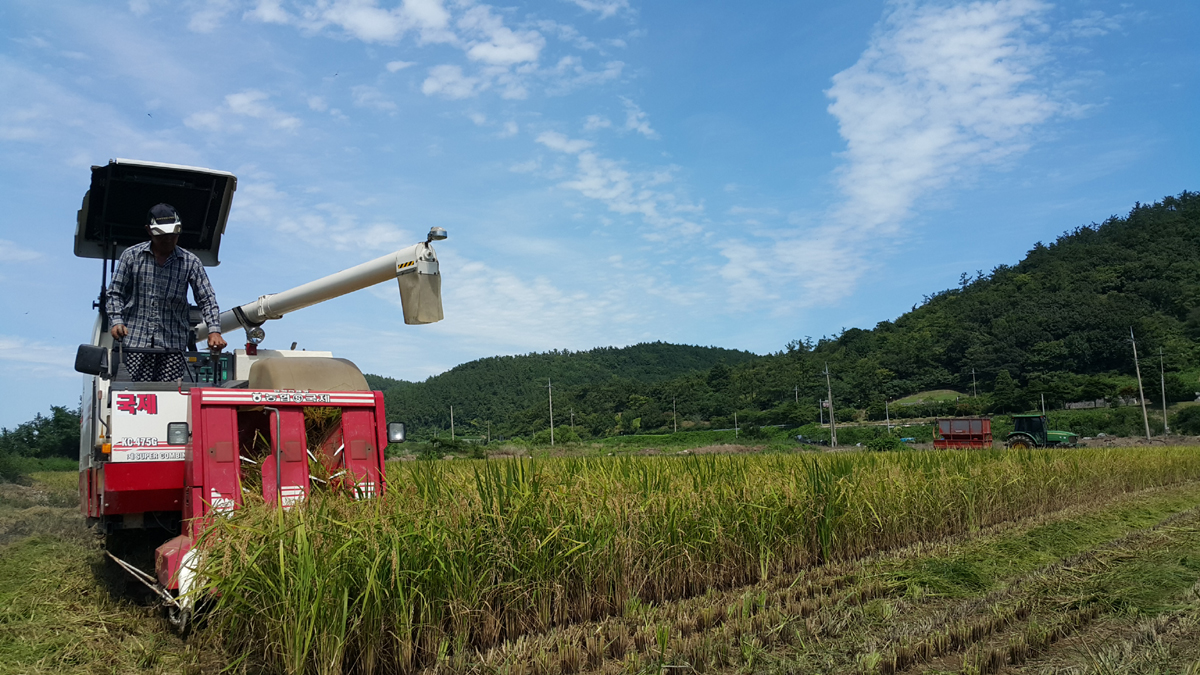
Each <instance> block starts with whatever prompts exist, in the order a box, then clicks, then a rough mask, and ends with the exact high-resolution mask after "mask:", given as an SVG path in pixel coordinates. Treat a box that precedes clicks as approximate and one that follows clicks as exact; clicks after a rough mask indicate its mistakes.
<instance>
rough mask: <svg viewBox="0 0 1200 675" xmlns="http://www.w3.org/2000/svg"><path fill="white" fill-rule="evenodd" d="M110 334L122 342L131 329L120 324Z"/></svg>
mask: <svg viewBox="0 0 1200 675" xmlns="http://www.w3.org/2000/svg"><path fill="white" fill-rule="evenodd" d="M109 333H111V334H112V336H113V339H114V340H120V339H121V338H123V337H125V336H126V335H129V329H128V328H126V327H125V324H123V323H119V324H117V325H115V326H113V327H112V330H110V331H109ZM217 337H218V338H219V337H220V335H218V336H217Z"/></svg>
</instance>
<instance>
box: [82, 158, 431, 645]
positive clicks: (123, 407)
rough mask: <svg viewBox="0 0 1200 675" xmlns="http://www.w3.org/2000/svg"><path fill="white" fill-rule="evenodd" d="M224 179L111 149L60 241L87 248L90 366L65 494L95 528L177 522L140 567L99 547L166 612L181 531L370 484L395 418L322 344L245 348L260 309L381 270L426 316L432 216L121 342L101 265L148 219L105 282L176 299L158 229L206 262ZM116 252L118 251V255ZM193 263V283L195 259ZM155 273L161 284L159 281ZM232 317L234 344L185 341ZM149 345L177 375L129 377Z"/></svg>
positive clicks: (284, 309)
mask: <svg viewBox="0 0 1200 675" xmlns="http://www.w3.org/2000/svg"><path fill="white" fill-rule="evenodd" d="M236 189H237V178H236V177H235V176H234V175H233V174H231V173H227V172H224V171H214V170H211V169H202V168H197V167H189V166H180V165H175V164H160V163H155V162H141V161H132V160H124V159H117V160H112V161H110V162H109V163H108V164H107V165H105V166H93V167H92V177H91V186H90V189H89V190H88V191H87V193H86V194H85V195H84V198H83V206H82V207H81V208H80V210H79V216H78V223H77V230H76V234H75V255H76V256H79V257H82V258H98V259H100V260H101V261H102V266H101V267H102V271H101V283H100V298H99V300H98V302H96V303H95V305H94V307H95V308H96V309H97V310H98V316H97V318H96V322H95V324H94V328H93V330H92V339H91V342H90V344H85V345H80V347H79V352H78V354H77V356H76V364H75V367H76V370H78V371H80V372H83V373H86V374H88V375H90V376H91V377H89V378H88V379H87V380H86V382H85V385H84V392H83V398H82V406H81V410H80V416H81V420H80V422H81V426H80V447H79V471H80V474H79V491H80V503H81V509H82V510H83V512H84V515H86V516H87V518H88V519H89V522H91V523H93V524H95V525H96V526H97V527H98V528H100V529H101V530H102V531H103V532H105V533H108V534H110V535H119V534H120V533H122V532H128V531H139V530H142V531H147V532H148V531H150V530H154V529H163V530H166V531H173V532H174V533H175V534H177V535H178V536H175V537H174V538H172V539H170V540H169V541H167V542H166V543H164V544H162V545H161V546H159V547H158V549H157V551H156V552H155V564H154V566H155V574H154V575H150V574H147V573H146V572H144V571H142V570H140V569H138V568H137V567H136V566H135V565H132V564H130V563H129V562H127V561H124V560H120V559H119V558H117V557H115V556H113V559H114V560H115V561H116V562H117V563H118V564H119V565H121V566H122V567H124V568H125V569H126V570H128V571H129V572H130V573H131V574H133V575H134V576H135V577H138V579H139V580H141V581H142V582H143V583H145V584H146V585H147V586H150V587H151V588H152V589H153V590H154V591H155V592H156V593H157V594H158V595H159V596H161V597H162V598H163V600H164V602H165V603H166V605H167V606H168V609H169V610H171V611H170V615H171V617H172V619H173V621H175V622H176V623H177V624H178V625H179V626H180V627H183V626H185V625H186V622H187V617H188V614H189V613H190V604H189V603H190V597H189V596H187V595H186V592H187V591H188V590H189V587H190V585H191V584H192V583H193V582H194V574H195V569H196V565H197V562H196V561H197V559H198V556H199V555H200V553H199V551H196V550H195V549H193V545H194V544H195V542H196V541H197V540H198V537H199V535H200V534H201V532H202V531H203V530H204V528H205V527H206V525H207V523H209V522H211V519H212V518H213V517H216V516H219V515H220V514H222V513H225V512H228V511H230V510H233V509H237V508H239V507H241V506H242V504H243V502H244V501H245V500H247V499H258V498H261V499H262V500H264V501H265V502H267V503H268V504H275V505H277V506H279V507H281V508H288V507H290V506H292V505H295V504H298V503H300V502H302V501H303V500H305V499H306V498H307V497H308V495H309V494H310V492H311V490H313V489H317V488H318V487H319V488H322V489H330V490H335V491H341V492H344V493H345V494H346V495H347V496H350V497H353V498H368V497H373V496H376V495H379V494H382V493H383V491H384V489H385V487H386V476H385V473H384V465H383V461H384V456H383V452H384V448H385V447H386V445H387V444H388V443H389V442H403V440H404V425H403V424H401V423H398V422H396V423H392V424H388V423H387V418H386V416H385V412H384V406H383V395H382V394H381V393H380V392H373V391H371V390H370V388H369V387H368V386H367V382H366V379H365V378H364V377H363V375H362V373H361V372H360V371H359V369H358V368H357V367H356V366H355V365H354V364H353V363H351V362H350V361H347V360H345V359H338V358H334V357H333V355H332V354H331V353H329V352H319V351H294V350H269V349H260V348H259V344H261V343H262V341H263V340H264V338H265V331H264V329H263V327H262V326H263V324H264V323H266V322H267V321H269V320H271V319H279V318H281V317H283V316H284V315H286V314H288V313H291V312H294V311H297V310H299V309H303V308H305V307H309V306H311V305H314V304H317V303H319V302H324V301H325V300H329V299H332V298H336V297H338V296H341V295H345V294H347V293H350V292H353V291H356V290H360V289H363V288H367V287H368V286H373V285H375V284H378V283H382V282H385V281H388V280H390V279H396V280H397V282H398V284H399V289H400V298H401V303H402V305H403V314H404V322H405V323H407V324H425V323H432V322H435V321H440V320H441V319H442V303H441V275H440V272H439V269H438V260H437V254H436V253H435V251H434V250H433V246H432V245H431V244H432V242H434V241H438V240H442V239H445V238H446V231H445V230H443V229H442V228H440V227H434V228H432V229H431V230H430V232H429V236H428V237H427V238H426V240H425V241H423V242H419V243H417V244H414V245H412V246H409V247H407V248H403V249H401V250H399V251H396V252H394V253H389V254H388V255H385V256H382V257H380V258H377V259H375V260H372V261H369V262H365V263H362V264H361V265H357V266H355V267H352V268H350V269H347V270H343V271H341V272H337V273H334V274H331V275H328V276H326V277H323V278H320V279H317V280H315V281H310V282H308V283H305V284H302V285H300V286H297V287H295V288H292V289H289V290H286V291H282V292H279V293H274V294H270V295H263V296H260V297H259V298H258V299H257V300H253V301H250V302H247V303H245V304H242V305H239V306H236V307H234V308H233V309H229V310H227V311H224V312H221V313H220V314H219V317H218V318H217V320H216V321H215V323H218V324H219V326H212V325H209V322H206V321H204V320H203V319H202V318H201V311H200V308H199V307H195V306H192V307H190V308H187V309H186V311H187V313H188V318H187V322H186V326H190V327H191V328H190V331H186V332H187V333H188V334H187V335H186V341H187V342H190V343H191V345H190V347H188V348H183V349H181V348H178V347H173V346H170V345H168V347H169V348H168V347H164V346H162V345H158V344H153V343H154V341H153V340H150V341H149V343H150V346H142V345H143V344H145V343H146V342H147V341H146V340H145V339H144V337H142V338H141V339H139V340H137V343H138V345H139V346H137V347H134V346H131V345H130V344H126V343H127V342H129V341H130V338H129V337H126V336H129V335H131V334H130V332H129V331H128V330H122V329H120V326H121V325H123V324H122V322H123V320H124V319H123V318H122V317H121V316H120V315H119V313H118V316H116V317H110V312H109V311H107V309H108V308H109V307H121V306H122V305H121V304H120V299H121V298H120V297H119V294H114V293H113V292H110V291H111V289H112V288H115V287H114V286H111V285H110V277H111V278H112V279H114V280H116V279H117V278H118V276H119V275H121V274H122V271H121V270H120V269H118V268H117V260H118V258H119V257H120V256H121V253H122V252H123V251H125V250H126V249H129V248H130V247H135V246H141V247H142V248H139V249H136V250H135V252H136V253H143V252H146V251H144V250H143V249H145V247H146V244H145V243H144V242H146V241H147V239H149V238H150V237H149V236H148V235H147V232H148V231H149V232H151V233H153V234H154V246H155V247H159V248H153V256H158V257H157V258H155V257H153V256H147V257H146V258H145V259H144V261H143V262H142V263H140V264H143V265H144V266H145V269H144V270H141V271H139V274H138V279H137V280H136V281H130V280H129V279H128V278H127V277H128V271H127V273H126V274H125V276H121V277H120V278H121V283H122V284H124V285H128V284H132V283H142V284H144V285H145V286H144V287H143V288H141V289H140V290H139V292H140V293H142V295H141V296H139V297H140V298H141V300H139V302H142V303H144V306H143V307H141V309H140V310H139V311H141V312H142V313H143V314H144V316H148V317H152V318H151V319H150V320H151V321H165V319H164V318H163V317H164V316H166V315H167V314H169V313H170V312H171V311H173V310H178V311H185V310H184V308H183V307H181V306H180V307H176V306H175V305H176V304H178V302H179V298H180V297H182V298H184V301H186V296H182V295H181V294H180V289H179V286H178V283H177V280H175V281H171V279H170V278H169V276H168V275H169V273H170V270H169V269H168V268H169V265H170V264H171V263H172V261H170V260H168V261H167V262H164V260H165V259H166V254H165V253H163V252H162V250H160V249H161V247H162V246H163V245H164V244H163V240H164V233H166V234H168V235H169V236H170V237H174V236H177V237H178V240H177V241H178V247H179V248H182V249H184V250H185V251H189V252H190V253H191V254H194V256H195V257H194V258H192V257H191V256H188V255H186V254H184V253H180V255H179V256H178V259H175V260H174V261H173V262H174V264H176V265H179V264H192V265H196V262H195V261H196V259H198V261H199V263H200V264H202V265H203V266H215V265H218V264H219V262H220V261H219V257H218V254H219V250H220V244H221V237H222V235H223V234H224V233H225V226H226V222H227V220H228V217H229V210H230V206H231V204H232V201H233V193H234V191H235V190H236ZM167 205H170V208H162V207H166V206H167ZM152 209H153V210H154V211H153V213H152ZM164 223H165V224H164ZM152 226H153V227H154V228H155V229H151V227H152ZM167 240H169V241H170V242H172V243H171V244H170V245H169V248H168V249H167V250H175V249H174V243H173V242H174V241H175V239H167ZM148 250H149V249H147V251H148ZM131 255H132V253H131ZM179 259H182V260H183V261H184V262H183V263H179ZM122 260H123V262H122V265H126V264H129V262H128V261H129V260H131V258H130V256H126V257H125V258H123V259H122ZM155 260H156V261H157V262H156V263H154V264H156V265H157V267H156V266H153V265H152V264H151V263H152V262H153V261H155ZM195 270H200V272H199V273H196V274H199V276H200V277H203V278H204V282H205V283H207V278H206V275H204V274H203V269H202V267H199V266H198V265H197V266H196V267H194V268H193V270H192V271H193V273H195ZM193 276H194V275H193ZM164 279H166V281H164ZM171 283H175V286H174V289H175V290H174V291H169V290H165V289H167V288H169V287H171ZM192 288H193V294H196V292H197V291H196V285H194V284H193V286H192ZM183 292H186V289H183ZM172 293H173V295H172ZM114 297H117V298H118V300H117V301H116V304H114V300H113V298H114ZM106 300H107V303H106ZM118 312H119V310H118ZM209 315H210V317H211V316H214V315H216V310H215V309H210V313H209ZM210 322H211V319H210ZM114 326H116V327H117V329H116V330H114ZM237 330H242V331H244V332H245V335H246V346H245V348H244V349H236V350H234V351H233V353H231V354H230V353H219V350H216V349H214V350H209V351H204V350H197V349H196V346H195V343H196V342H200V341H203V340H205V339H206V338H207V337H208V335H209V333H210V332H213V333H217V332H219V333H222V334H231V333H233V332H234V331H237ZM135 332H136V331H135ZM119 337H120V338H124V339H116V338H119ZM166 342H170V341H169V340H167V341H166ZM223 342H224V341H223V340H219V339H218V340H211V341H209V344H210V346H212V345H215V346H217V347H220V345H222V344H223ZM150 355H157V357H162V356H170V357H171V358H172V359H175V360H176V361H177V362H180V363H182V367H181V368H180V377H178V378H172V379H173V380H174V381H168V382H161V381H146V380H147V378H146V377H144V376H138V377H131V372H130V371H131V368H130V367H129V366H130V365H131V363H133V362H134V361H135V360H137V359H139V358H146V357H148V356H150ZM151 358H154V357H151ZM133 370H134V371H135V372H134V375H137V374H138V373H137V372H136V368H135V369H133ZM159 379H162V378H159ZM160 541H161V540H160ZM109 555H110V556H112V555H113V554H112V552H111V551H110V552H109Z"/></svg>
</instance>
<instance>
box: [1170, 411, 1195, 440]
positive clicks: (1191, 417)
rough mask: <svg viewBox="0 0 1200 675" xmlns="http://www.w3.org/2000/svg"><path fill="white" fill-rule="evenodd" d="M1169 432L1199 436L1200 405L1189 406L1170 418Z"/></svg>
mask: <svg viewBox="0 0 1200 675" xmlns="http://www.w3.org/2000/svg"><path fill="white" fill-rule="evenodd" d="M1171 431H1174V432H1175V433H1177V434H1187V435H1189V436H1200V405H1190V406H1188V407H1186V408H1184V409H1183V410H1180V411H1179V412H1177V413H1175V414H1174V415H1172V416H1171Z"/></svg>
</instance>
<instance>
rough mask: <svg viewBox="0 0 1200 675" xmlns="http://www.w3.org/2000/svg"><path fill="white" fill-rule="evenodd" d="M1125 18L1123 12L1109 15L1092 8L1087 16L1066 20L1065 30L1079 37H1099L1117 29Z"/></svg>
mask: <svg viewBox="0 0 1200 675" xmlns="http://www.w3.org/2000/svg"><path fill="white" fill-rule="evenodd" d="M1127 18H1128V17H1127V15H1124V14H1118V15H1115V16H1111V15H1108V14H1105V13H1104V12H1101V11H1100V10H1094V11H1092V12H1089V13H1088V15H1087V16H1083V17H1080V18H1078V19H1072V20H1071V21H1068V22H1067V30H1068V32H1070V33H1071V34H1072V35H1077V36H1079V37H1100V36H1103V35H1108V34H1109V33H1111V32H1113V31H1115V30H1119V29H1120V28H1121V22H1122V21H1124V20H1125V19H1127Z"/></svg>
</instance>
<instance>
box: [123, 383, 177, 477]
mask: <svg viewBox="0 0 1200 675" xmlns="http://www.w3.org/2000/svg"><path fill="white" fill-rule="evenodd" d="M187 421H188V396H187V394H186V393H180V392H179V391H114V392H112V436H111V438H112V457H111V461H113V462H182V461H183V451H184V450H185V449H186V446H183V445H168V444H167V424H169V423H171V422H187Z"/></svg>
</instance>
